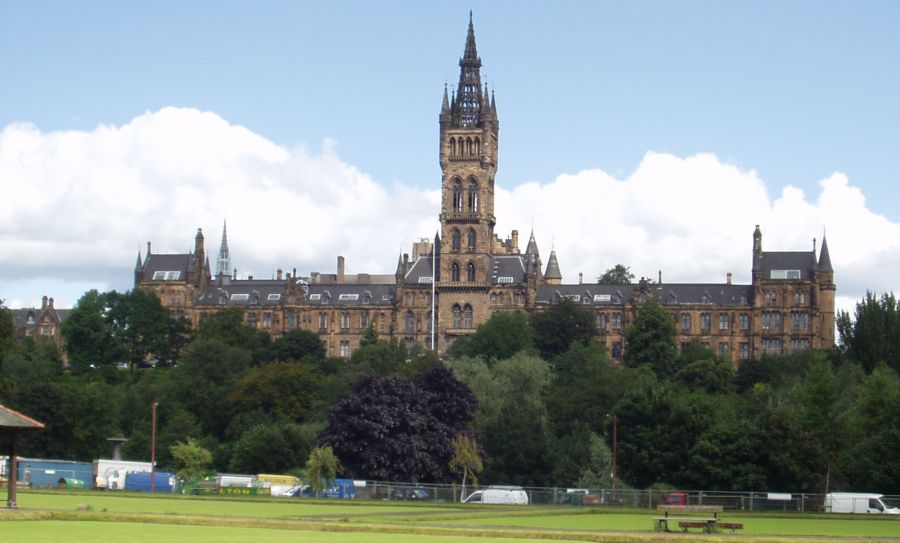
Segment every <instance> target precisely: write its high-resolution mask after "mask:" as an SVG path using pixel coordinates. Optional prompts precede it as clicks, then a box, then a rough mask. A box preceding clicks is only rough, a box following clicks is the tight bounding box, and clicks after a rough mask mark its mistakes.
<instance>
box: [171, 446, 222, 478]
mask: <svg viewBox="0 0 900 543" xmlns="http://www.w3.org/2000/svg"><path fill="white" fill-rule="evenodd" d="M169 451H170V453H171V454H172V459H173V460H174V461H175V465H176V467H177V468H178V472H177V475H178V477H179V478H180V479H181V480H183V481H191V480H194V479H197V478H198V477H200V476H201V475H202V474H203V473H204V472H205V471H206V470H207V469H208V468H209V466H210V464H212V453H210V452H209V451H208V450H206V449H204V448H203V447H202V446H201V445H200V443H199V442H198V441H197V440H196V439H194V438H192V437H189V438H187V439H186V440H185V441H178V442H176V443H175V444H174V445H172V446H171V447H169Z"/></svg>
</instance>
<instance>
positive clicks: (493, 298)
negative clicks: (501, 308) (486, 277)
mask: <svg viewBox="0 0 900 543" xmlns="http://www.w3.org/2000/svg"><path fill="white" fill-rule="evenodd" d="M491 305H497V293H496V292H492V293H491Z"/></svg>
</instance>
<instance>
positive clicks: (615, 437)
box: [612, 415, 619, 500]
mask: <svg viewBox="0 0 900 543" xmlns="http://www.w3.org/2000/svg"><path fill="white" fill-rule="evenodd" d="M618 437H619V436H618V428H617V427H616V416H615V415H613V416H612V493H613V499H614V500H615V499H616V452H617V451H616V448H617V445H618V443H617V442H618Z"/></svg>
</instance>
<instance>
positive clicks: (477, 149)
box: [475, 138, 481, 155]
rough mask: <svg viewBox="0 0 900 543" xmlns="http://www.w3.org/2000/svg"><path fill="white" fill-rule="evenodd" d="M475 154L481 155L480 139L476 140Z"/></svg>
mask: <svg viewBox="0 0 900 543" xmlns="http://www.w3.org/2000/svg"><path fill="white" fill-rule="evenodd" d="M475 154H476V155H480V154H481V140H480V139H478V138H475Z"/></svg>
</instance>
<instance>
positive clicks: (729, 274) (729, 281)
mask: <svg viewBox="0 0 900 543" xmlns="http://www.w3.org/2000/svg"><path fill="white" fill-rule="evenodd" d="M725 280H726V282H727V284H729V285H730V284H731V272H728V273H726V274H725Z"/></svg>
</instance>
